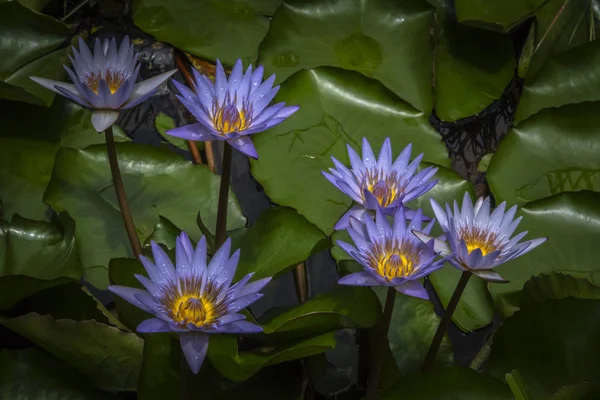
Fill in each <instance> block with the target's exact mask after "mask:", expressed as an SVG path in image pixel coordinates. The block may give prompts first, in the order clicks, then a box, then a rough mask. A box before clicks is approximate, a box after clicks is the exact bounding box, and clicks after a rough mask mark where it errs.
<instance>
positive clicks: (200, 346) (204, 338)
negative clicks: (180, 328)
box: [179, 332, 208, 374]
mask: <svg viewBox="0 0 600 400" xmlns="http://www.w3.org/2000/svg"><path fill="white" fill-rule="evenodd" d="M179 343H180V344H181V350H183V354H184V356H185V359H186V360H187V363H188V365H189V366H190V369H191V370H192V372H193V373H194V374H197V373H198V371H200V367H201V366H202V363H203V362H204V357H205V356H206V350H207V349H208V335H205V334H204V333H200V332H186V333H182V334H180V335H179Z"/></svg>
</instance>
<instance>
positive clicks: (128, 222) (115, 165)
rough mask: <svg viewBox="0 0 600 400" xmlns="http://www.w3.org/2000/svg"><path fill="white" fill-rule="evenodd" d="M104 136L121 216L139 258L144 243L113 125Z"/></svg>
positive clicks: (132, 246) (135, 253)
mask: <svg viewBox="0 0 600 400" xmlns="http://www.w3.org/2000/svg"><path fill="white" fill-rule="evenodd" d="M104 136H105V137H106V153H107V154H108V163H109V164H110V172H111V174H112V180H113V185H114V187H115V193H116V194H117V201H118V202H119V209H120V210H121V216H122V217H123V223H124V224H125V230H126V231H127V237H128V238H129V243H130V244H131V249H132V250H133V254H134V255H135V258H138V256H139V255H140V254H142V245H141V243H140V239H139V238H138V235H137V231H136V229H135V224H134V223H133V218H132V217H131V211H130V210H129V203H127V197H126V196H125V187H124V186H123V178H122V177H121V170H120V169H119V161H118V160H117V149H116V146H115V138H114V136H113V130H112V126H110V127H108V128H107V129H106V130H105V131H104Z"/></svg>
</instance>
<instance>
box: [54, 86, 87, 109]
mask: <svg viewBox="0 0 600 400" xmlns="http://www.w3.org/2000/svg"><path fill="white" fill-rule="evenodd" d="M56 90H57V92H58V93H60V94H62V95H63V96H65V97H66V98H67V99H70V100H72V101H74V102H75V103H77V104H79V105H81V106H83V107H90V103H89V102H88V101H87V100H86V99H85V98H84V97H83V96H75V95H73V94H72V93H71V92H69V91H68V90H66V89H65V88H63V87H61V86H58V85H57V86H56Z"/></svg>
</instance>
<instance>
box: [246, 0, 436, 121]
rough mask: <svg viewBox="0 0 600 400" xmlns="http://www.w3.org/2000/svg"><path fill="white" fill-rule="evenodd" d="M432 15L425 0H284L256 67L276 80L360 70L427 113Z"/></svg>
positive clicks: (430, 98) (272, 23)
mask: <svg viewBox="0 0 600 400" xmlns="http://www.w3.org/2000/svg"><path fill="white" fill-rule="evenodd" d="M432 16H433V9H432V8H431V7H430V6H429V5H428V4H427V3H426V2H424V1H423V0H408V1H402V2H398V1H394V0H384V1H382V0H366V1H360V0H350V1H343V2H342V1H336V0H319V1H312V2H307V1H304V0H292V1H286V2H284V3H283V4H282V6H281V7H280V8H279V9H278V10H277V13H276V14H275V16H274V17H273V20H272V21H271V27H270V29H269V33H268V34H267V36H266V37H265V40H264V41H263V43H262V44H261V46H260V52H259V59H258V63H259V64H262V65H264V67H265V70H266V73H267V74H269V75H270V74H271V73H276V74H277V82H283V81H284V80H285V79H286V78H287V77H289V76H290V75H292V74H293V73H295V72H297V71H299V70H301V69H310V68H315V67H319V66H325V65H328V66H333V67H341V68H345V69H349V70H354V71H358V72H360V73H362V74H364V75H366V76H368V77H371V78H375V79H377V80H379V81H381V82H382V83H383V84H384V85H385V86H387V87H388V88H390V89H391V90H392V91H393V92H395V93H396V94H398V95H399V96H400V97H401V98H403V99H404V100H406V101H407V102H409V103H410V104H412V106H413V107H415V108H417V109H419V110H422V111H425V112H429V111H430V110H431V108H432V106H433V104H432V103H433V97H432V88H431V83H432V82H431V74H432V68H433V56H432V49H431V40H430V33H429V30H430V28H431V21H432Z"/></svg>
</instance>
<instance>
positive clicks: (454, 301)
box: [422, 271, 471, 372]
mask: <svg viewBox="0 0 600 400" xmlns="http://www.w3.org/2000/svg"><path fill="white" fill-rule="evenodd" d="M470 277H471V272H469V271H463V273H462V275H461V276H460V279H459V281H458V284H457V285H456V289H454V293H453V294H452V297H451V298H450V302H449V303H448V307H446V311H444V315H443V316H442V320H441V321H440V324H439V325H438V328H437V331H436V332H435V335H434V336H433V339H432V340H431V345H429V350H428V351H427V356H425V362H424V363H423V368H422V371H423V372H427V371H429V370H431V368H432V367H433V362H434V361H435V357H436V356H437V353H438V351H439V349H440V345H441V344H442V339H443V338H444V335H445V334H446V331H447V330H448V326H449V325H450V321H452V314H454V310H456V306H457V305H458V301H459V300H460V297H461V296H462V294H463V292H464V291H465V288H466V287H467V283H469V278H470Z"/></svg>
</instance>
